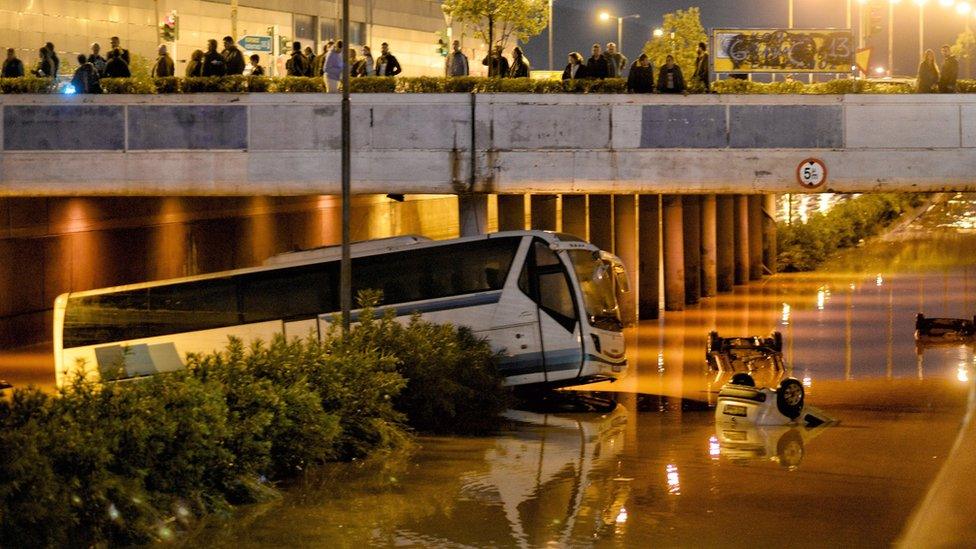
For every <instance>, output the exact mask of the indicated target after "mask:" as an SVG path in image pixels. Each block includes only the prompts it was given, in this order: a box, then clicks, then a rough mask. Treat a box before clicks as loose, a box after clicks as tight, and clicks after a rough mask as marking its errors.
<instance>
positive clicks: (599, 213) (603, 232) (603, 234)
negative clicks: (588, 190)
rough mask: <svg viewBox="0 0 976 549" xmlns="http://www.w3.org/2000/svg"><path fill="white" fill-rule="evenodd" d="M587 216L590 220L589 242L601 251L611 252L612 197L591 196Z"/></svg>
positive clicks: (602, 195) (606, 195)
mask: <svg viewBox="0 0 976 549" xmlns="http://www.w3.org/2000/svg"><path fill="white" fill-rule="evenodd" d="M589 201H590V207H589V212H587V214H588V215H589V218H590V242H592V243H593V244H594V245H596V246H597V247H599V248H600V249H601V250H606V251H608V252H612V251H613V195H610V194H591V195H590V196H589Z"/></svg>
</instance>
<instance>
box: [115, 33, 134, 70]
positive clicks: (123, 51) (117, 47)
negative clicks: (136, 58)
mask: <svg viewBox="0 0 976 549" xmlns="http://www.w3.org/2000/svg"><path fill="white" fill-rule="evenodd" d="M111 42H112V44H111V45H112V48H111V49H113V50H119V52H120V53H119V58H120V59H122V61H125V64H126V65H128V64H129V63H130V61H129V50H127V49H125V48H123V47H122V45H121V43H120V42H119V37H118V36H113V37H112V39H111Z"/></svg>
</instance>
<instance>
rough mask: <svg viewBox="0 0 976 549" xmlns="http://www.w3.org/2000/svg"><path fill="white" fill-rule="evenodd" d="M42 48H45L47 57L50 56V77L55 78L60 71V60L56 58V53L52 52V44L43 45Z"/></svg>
mask: <svg viewBox="0 0 976 549" xmlns="http://www.w3.org/2000/svg"><path fill="white" fill-rule="evenodd" d="M44 47H45V48H47V52H48V55H50V56H51V68H52V70H53V71H54V72H52V73H51V76H54V77H57V76H58V72H59V71H60V70H61V59H60V58H59V57H58V52H56V51H54V44H53V43H51V42H48V43H46V44H44Z"/></svg>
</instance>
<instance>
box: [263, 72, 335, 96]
mask: <svg viewBox="0 0 976 549" xmlns="http://www.w3.org/2000/svg"><path fill="white" fill-rule="evenodd" d="M271 91H273V92H291V93H325V81H324V80H322V79H321V78H316V77H312V76H282V77H280V78H275V79H274V86H273V87H272V89H271Z"/></svg>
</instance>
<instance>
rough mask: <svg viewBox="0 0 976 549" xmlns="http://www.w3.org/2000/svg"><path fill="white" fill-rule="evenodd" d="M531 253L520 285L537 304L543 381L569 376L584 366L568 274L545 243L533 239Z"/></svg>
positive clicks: (577, 319)
mask: <svg viewBox="0 0 976 549" xmlns="http://www.w3.org/2000/svg"><path fill="white" fill-rule="evenodd" d="M530 252H531V253H530V254H529V256H530V257H529V258H528V260H527V261H526V264H525V269H526V270H525V271H524V272H523V276H522V277H520V278H519V287H520V288H521V289H522V290H523V291H524V292H526V294H527V295H529V296H530V297H531V298H532V299H533V301H535V303H536V305H537V307H538V311H539V332H540V339H541V342H542V356H543V364H544V366H545V371H546V381H547V382H550V383H551V382H553V381H559V380H565V379H572V378H574V377H577V376H579V372H580V369H581V368H582V367H583V342H582V339H581V327H580V322H579V314H578V312H577V311H578V308H577V307H576V303H575V300H574V298H573V291H572V286H571V284H570V278H569V273H568V271H567V269H566V266H565V265H563V262H562V261H560V259H559V256H558V255H557V254H556V252H554V251H553V250H552V249H550V248H549V245H548V244H547V243H546V242H543V241H542V240H534V241H533V242H532V249H531V250H530Z"/></svg>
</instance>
